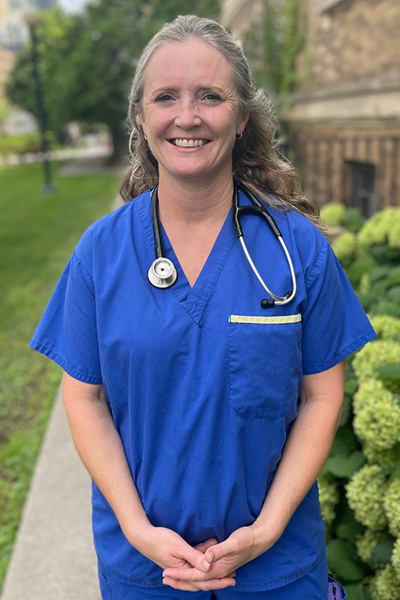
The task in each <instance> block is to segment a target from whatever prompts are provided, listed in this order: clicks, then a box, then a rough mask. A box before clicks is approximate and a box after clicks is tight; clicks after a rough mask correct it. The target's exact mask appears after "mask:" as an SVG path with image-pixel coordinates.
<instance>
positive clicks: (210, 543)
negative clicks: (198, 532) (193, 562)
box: [193, 538, 218, 554]
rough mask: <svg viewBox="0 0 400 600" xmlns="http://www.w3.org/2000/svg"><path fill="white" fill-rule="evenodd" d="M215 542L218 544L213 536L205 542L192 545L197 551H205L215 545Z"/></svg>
mask: <svg viewBox="0 0 400 600" xmlns="http://www.w3.org/2000/svg"><path fill="white" fill-rule="evenodd" d="M215 544H218V540H215V539H214V538H211V539H209V540H206V541H205V542H200V544H196V546H193V547H194V549H195V550H198V551H199V552H203V554H204V552H206V550H208V548H211V546H215Z"/></svg>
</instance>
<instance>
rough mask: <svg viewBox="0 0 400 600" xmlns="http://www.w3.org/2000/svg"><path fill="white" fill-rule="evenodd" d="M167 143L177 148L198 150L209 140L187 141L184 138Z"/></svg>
mask: <svg viewBox="0 0 400 600" xmlns="http://www.w3.org/2000/svg"><path fill="white" fill-rule="evenodd" d="M169 141H170V142H171V144H173V145H174V146H178V147H179V148H199V147H200V146H204V145H205V144H208V142H209V141H210V140H188V139H185V138H174V139H172V140H169Z"/></svg>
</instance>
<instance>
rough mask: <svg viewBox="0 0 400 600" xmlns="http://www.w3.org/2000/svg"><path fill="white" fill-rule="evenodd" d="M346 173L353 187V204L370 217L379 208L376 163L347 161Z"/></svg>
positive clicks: (351, 187)
mask: <svg viewBox="0 0 400 600" xmlns="http://www.w3.org/2000/svg"><path fill="white" fill-rule="evenodd" d="M345 165H346V174H347V178H348V182H349V184H350V189H351V195H350V200H351V206H354V207H355V208H359V209H360V211H361V214H362V215H363V217H365V218H366V219H368V218H369V217H370V216H371V215H373V213H374V212H375V211H376V209H377V206H376V204H377V202H376V192H375V176H376V173H375V171H376V169H375V165H371V164H369V163H361V162H355V161H346V163H345Z"/></svg>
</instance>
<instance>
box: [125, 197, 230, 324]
mask: <svg viewBox="0 0 400 600" xmlns="http://www.w3.org/2000/svg"><path fill="white" fill-rule="evenodd" d="M146 196H147V198H146V199H143V200H147V201H148V202H145V201H143V202H141V203H140V204H142V206H141V208H142V210H141V211H140V212H141V213H142V220H143V224H144V225H145V231H146V233H147V236H148V237H150V241H151V246H152V248H153V251H154V235H153V227H152V223H151V199H150V194H149V193H147V194H146ZM134 202H135V200H134ZM138 204H139V203H138ZM143 217H145V218H144V219H143ZM160 229H161V235H162V239H163V244H164V252H165V256H166V258H169V259H170V260H172V262H173V263H174V265H175V268H176V270H177V272H178V278H177V280H176V282H175V283H174V285H173V286H171V287H170V288H168V289H166V290H158V292H159V293H160V294H166V293H170V294H173V295H174V296H175V298H176V299H177V301H178V302H179V303H180V304H181V305H182V307H183V308H184V309H185V310H186V311H187V312H188V314H189V315H190V317H191V318H192V319H193V321H194V322H195V323H197V324H199V323H200V320H201V318H202V316H203V313H204V310H205V307H206V305H207V302H208V301H209V299H210V296H211V294H212V292H213V290H214V288H215V286H216V285H217V282H218V279H219V277H220V275H221V273H222V271H223V269H224V267H225V264H226V262H227V260H228V258H229V256H230V254H231V252H232V250H233V247H234V246H235V243H236V241H237V237H236V234H235V231H234V228H233V224H232V207H231V208H230V210H229V213H228V215H227V216H226V218H225V221H224V223H223V225H222V227H221V229H220V231H219V233H218V235H217V238H216V240H215V242H214V245H213V247H212V248H211V251H210V253H209V255H208V257H207V259H206V261H205V263H204V265H203V268H202V270H201V272H200V273H199V275H198V277H197V279H196V281H195V283H194V285H193V287H191V286H190V284H189V281H188V280H187V278H186V275H185V273H184V271H183V269H182V267H181V265H180V263H179V260H178V259H177V256H176V254H175V251H174V249H173V247H172V245H171V242H170V240H169V238H168V235H167V233H166V231H165V229H164V227H163V225H162V223H160ZM149 285H151V284H150V283H149Z"/></svg>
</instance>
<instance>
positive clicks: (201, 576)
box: [163, 565, 236, 582]
mask: <svg viewBox="0 0 400 600" xmlns="http://www.w3.org/2000/svg"><path fill="white" fill-rule="evenodd" d="M225 569H226V567H223V565H221V568H218V566H217V565H216V566H215V567H213V568H212V569H210V571H208V572H207V573H204V571H199V570H198V569H195V568H193V567H189V568H188V567H169V568H167V569H164V571H163V577H169V578H171V579H177V580H179V581H187V582H192V581H208V580H210V579H221V578H223V577H235V576H236V571H232V572H231V573H227V572H226V571H225Z"/></svg>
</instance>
